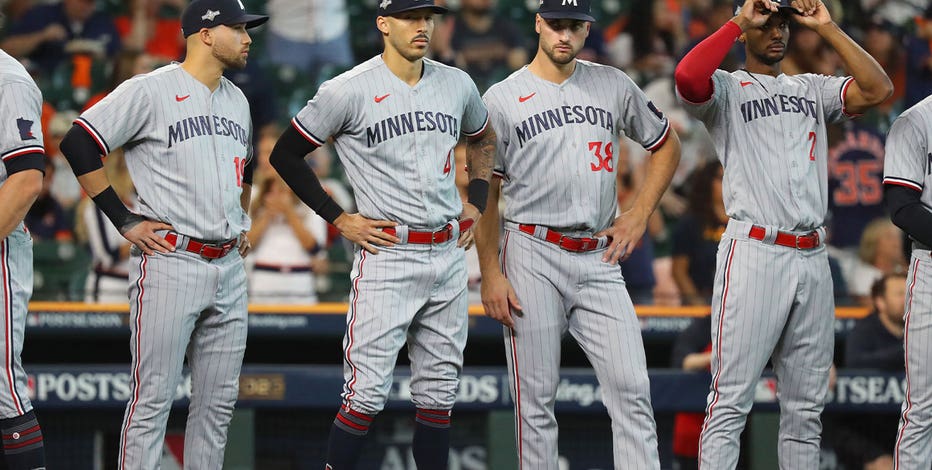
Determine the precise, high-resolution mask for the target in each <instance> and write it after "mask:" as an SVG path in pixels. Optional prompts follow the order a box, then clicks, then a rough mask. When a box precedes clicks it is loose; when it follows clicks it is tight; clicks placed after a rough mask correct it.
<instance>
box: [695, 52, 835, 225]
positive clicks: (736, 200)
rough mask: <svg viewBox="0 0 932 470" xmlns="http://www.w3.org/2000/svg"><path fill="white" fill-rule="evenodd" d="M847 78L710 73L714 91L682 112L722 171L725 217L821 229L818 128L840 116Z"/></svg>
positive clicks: (824, 156) (823, 192)
mask: <svg viewBox="0 0 932 470" xmlns="http://www.w3.org/2000/svg"><path fill="white" fill-rule="evenodd" d="M851 83H853V79H852V78H851V77H829V76H824V75H815V74H801V75H793V76H789V75H783V74H781V75H779V76H776V77H772V76H769V75H763V74H752V73H749V72H747V71H746V70H738V71H736V72H731V73H729V72H725V71H724V70H716V71H715V73H714V74H713V75H712V85H713V88H714V91H713V93H712V98H710V99H709V100H708V101H706V102H705V103H690V102H689V101H687V100H685V99H683V98H682V96H680V100H681V101H682V102H683V103H684V104H685V105H686V110H687V111H689V112H690V114H692V115H693V116H696V117H697V118H699V119H700V120H702V122H704V123H705V126H706V129H708V131H709V134H710V135H711V136H712V141H713V142H714V143H715V150H716V152H717V153H718V158H719V160H721V162H722V165H723V166H724V167H725V176H724V179H723V181H722V197H723V199H724V200H725V208H726V210H727V211H728V216H729V217H731V218H733V219H737V220H742V221H746V222H753V223H757V224H763V225H767V226H772V227H776V228H779V229H782V230H796V231H806V230H813V229H815V228H818V227H821V226H822V225H823V223H824V221H825V213H826V210H827V208H828V150H827V148H828V147H827V142H826V141H827V139H826V130H825V125H826V123H829V122H836V121H841V120H842V119H844V118H845V112H844V105H845V103H844V96H845V92H846V91H847V89H848V86H849V85H850V84H851Z"/></svg>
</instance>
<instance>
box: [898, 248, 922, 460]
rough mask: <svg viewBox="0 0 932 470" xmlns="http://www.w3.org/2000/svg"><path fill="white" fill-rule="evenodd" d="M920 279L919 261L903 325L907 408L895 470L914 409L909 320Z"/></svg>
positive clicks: (915, 263)
mask: <svg viewBox="0 0 932 470" xmlns="http://www.w3.org/2000/svg"><path fill="white" fill-rule="evenodd" d="M918 278H919V259H916V261H914V262H913V282H912V283H911V284H910V285H909V303H908V304H906V318H905V320H904V323H903V351H904V358H905V363H906V408H905V409H904V410H903V416H902V418H903V425H902V426H900V431H899V435H898V436H897V437H896V446H895V447H894V448H893V461H894V468H899V467H900V444H902V442H903V436H904V435H905V434H906V426H908V425H909V412H910V410H912V408H913V400H912V398H911V397H910V392H911V391H912V387H911V384H910V380H909V320H910V318H911V317H912V315H911V314H912V312H913V288H915V287H916V279H918Z"/></svg>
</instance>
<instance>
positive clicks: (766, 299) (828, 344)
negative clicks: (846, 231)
mask: <svg viewBox="0 0 932 470" xmlns="http://www.w3.org/2000/svg"><path fill="white" fill-rule="evenodd" d="M749 229H750V224H747V223H743V222H737V221H734V220H732V221H730V222H729V224H728V228H727V229H726V232H725V235H724V236H723V237H722V241H721V242H720V244H719V248H718V261H717V264H716V274H715V288H714V292H713V295H712V385H711V391H710V392H709V397H708V402H707V403H708V405H707V406H706V419H705V423H704V425H703V429H702V437H701V439H700V447H699V459H700V468H701V469H703V470H722V469H733V468H735V466H736V465H737V463H738V453H739V441H738V439H739V436H740V435H741V431H742V430H743V429H744V425H745V420H746V419H747V414H748V412H749V411H750V409H751V405H753V402H754V389H755V386H756V385H757V382H758V380H759V378H760V375H761V372H762V371H763V369H764V367H765V366H766V365H767V360H768V359H772V361H773V366H774V373H775V374H776V376H777V398H778V400H779V402H780V431H779V442H778V447H777V454H778V457H779V461H780V468H781V469H785V470H799V469H814V468H819V439H820V435H821V432H822V422H821V420H820V417H819V416H820V415H821V413H822V408H823V406H824V405H825V399H826V396H827V395H828V375H829V368H830V367H831V364H832V355H833V353H834V344H835V333H834V325H835V314H834V312H835V305H834V300H835V299H834V296H833V293H832V275H831V271H830V270H829V265H828V255H827V253H826V251H825V247H824V246H823V247H819V248H816V249H812V250H797V249H795V248H788V247H784V246H777V245H772V244H766V243H763V242H760V241H757V240H753V239H749V238H748V230H749Z"/></svg>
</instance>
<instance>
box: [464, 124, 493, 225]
mask: <svg viewBox="0 0 932 470" xmlns="http://www.w3.org/2000/svg"><path fill="white" fill-rule="evenodd" d="M496 140H497V137H496V135H495V129H493V128H492V126H491V125H489V126H486V130H485V132H484V133H483V134H482V135H481V136H479V137H478V138H476V139H475V140H469V141H467V143H466V171H467V172H468V173H469V186H468V187H467V189H466V192H467V195H466V198H467V202H469V203H470V204H472V205H474V206H476V208H477V209H479V212H480V213H482V212H485V210H486V204H487V202H488V197H489V182H490V181H491V179H492V166H493V165H494V164H495V145H496V144H495V142H496Z"/></svg>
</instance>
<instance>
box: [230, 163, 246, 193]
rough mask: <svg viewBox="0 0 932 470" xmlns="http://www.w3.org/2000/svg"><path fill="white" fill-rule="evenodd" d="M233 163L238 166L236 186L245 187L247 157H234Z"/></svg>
mask: <svg viewBox="0 0 932 470" xmlns="http://www.w3.org/2000/svg"><path fill="white" fill-rule="evenodd" d="M233 165H235V166H236V186H237V187H240V188H242V187H243V173H244V172H245V171H246V159H245V158H239V157H233Z"/></svg>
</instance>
